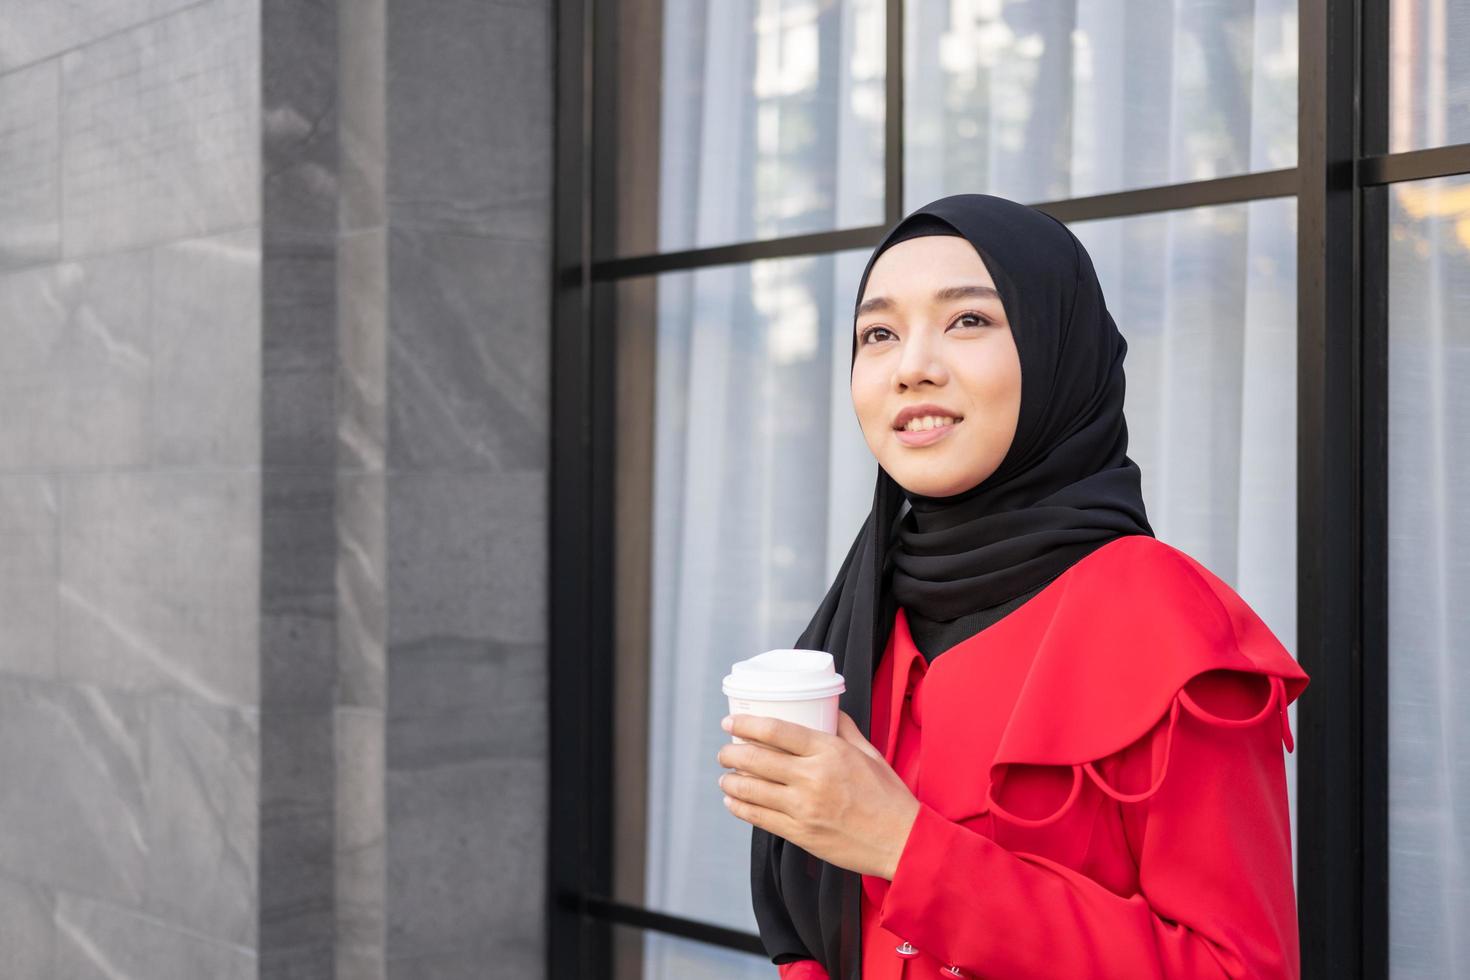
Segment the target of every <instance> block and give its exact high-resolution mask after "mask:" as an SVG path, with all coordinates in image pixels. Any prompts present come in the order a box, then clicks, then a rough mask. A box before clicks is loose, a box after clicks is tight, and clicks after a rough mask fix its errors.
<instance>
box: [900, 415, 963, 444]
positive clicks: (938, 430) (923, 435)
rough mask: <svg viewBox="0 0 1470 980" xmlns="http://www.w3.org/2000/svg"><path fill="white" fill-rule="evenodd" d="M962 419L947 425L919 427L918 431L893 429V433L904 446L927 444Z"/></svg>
mask: <svg viewBox="0 0 1470 980" xmlns="http://www.w3.org/2000/svg"><path fill="white" fill-rule="evenodd" d="M964 421H965V420H964V419H956V420H955V421H953V422H951V423H950V424H949V425H936V426H935V427H934V428H932V429H921V430H919V431H918V432H910V431H909V430H908V429H894V430H893V434H894V435H896V436H898V441H899V442H901V443H903V444H904V445H905V446H928V445H931V444H933V443H936V442H938V441H939V440H940V439H943V438H944V437H945V436H947V435H949V433H950V431H951V430H952V429H954V428H955V427H956V426H958V425H961V424H963V423H964Z"/></svg>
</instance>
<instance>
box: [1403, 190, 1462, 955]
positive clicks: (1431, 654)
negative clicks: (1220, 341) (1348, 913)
mask: <svg viewBox="0 0 1470 980" xmlns="http://www.w3.org/2000/svg"><path fill="white" fill-rule="evenodd" d="M1389 194H1390V199H1391V211H1390V229H1391V231H1390V241H1389V358H1388V363H1389V385H1388V390H1389V396H1388V397H1389V416H1388V421H1389V440H1388V455H1389V492H1388V501H1389V514H1388V537H1389V545H1388V558H1389V602H1388V638H1389V673H1388V692H1389V695H1388V696H1389V823H1388V838H1389V905H1388V907H1389V914H1390V918H1389V967H1390V969H1391V970H1392V972H1393V974H1394V975H1395V976H1399V975H1402V976H1412V977H1454V976H1463V975H1464V969H1465V962H1466V958H1467V956H1470V934H1467V931H1466V929H1465V925H1466V923H1470V710H1467V707H1466V706H1467V704H1470V656H1467V653H1470V603H1467V602H1466V598H1467V597H1470V559H1467V558H1466V556H1467V555H1470V507H1467V501H1470V492H1467V488H1470V316H1467V313H1466V311H1467V310H1470V178H1466V177H1453V178H1446V179H1443V180H1433V181H1423V182H1416V183H1410V184H1396V185H1394V186H1392V187H1390V188H1389Z"/></svg>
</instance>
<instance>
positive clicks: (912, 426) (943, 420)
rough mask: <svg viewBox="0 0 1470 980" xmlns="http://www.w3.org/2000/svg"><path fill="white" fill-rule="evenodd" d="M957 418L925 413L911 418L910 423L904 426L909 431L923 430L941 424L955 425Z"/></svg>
mask: <svg viewBox="0 0 1470 980" xmlns="http://www.w3.org/2000/svg"><path fill="white" fill-rule="evenodd" d="M954 423H955V419H952V418H950V417H948V416H945V415H925V416H923V417H921V418H917V419H909V424H908V425H906V426H904V429H905V430H906V431H908V432H923V431H924V430H925V429H932V428H934V427H935V426H939V425H954Z"/></svg>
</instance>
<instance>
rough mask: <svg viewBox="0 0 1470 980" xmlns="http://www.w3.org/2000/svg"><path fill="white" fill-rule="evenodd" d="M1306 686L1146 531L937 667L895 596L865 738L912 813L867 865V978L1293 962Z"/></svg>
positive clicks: (1230, 596) (1194, 973)
mask: <svg viewBox="0 0 1470 980" xmlns="http://www.w3.org/2000/svg"><path fill="white" fill-rule="evenodd" d="M1306 685H1307V675H1306V674H1305V673H1303V672H1302V670H1301V668H1300V667H1298V666H1297V664H1296V662H1295V661H1294V660H1293V659H1292V658H1291V656H1290V655H1289V654H1288V653H1287V651H1286V649H1285V648H1284V647H1283V646H1282V645H1281V643H1280V641H1278V640H1277V639H1276V637H1275V636H1274V635H1273V634H1272V633H1271V631H1270V630H1269V629H1268V628H1267V627H1266V625H1265V624H1264V623H1263V622H1262V621H1261V619H1260V618H1259V617H1258V616H1257V615H1256V614H1255V613H1254V612H1253V611H1252V610H1251V609H1250V607H1249V606H1247V605H1246V603H1245V602H1244V600H1242V599H1241V598H1240V596H1238V595H1237V594H1236V593H1235V591H1234V590H1232V589H1231V588H1230V587H1229V586H1228V585H1226V584H1225V583H1224V582H1222V581H1221V580H1220V579H1219V578H1217V577H1216V576H1215V575H1213V574H1212V573H1211V572H1210V571H1209V570H1208V569H1206V568H1205V567H1204V566H1203V565H1201V564H1199V563H1198V562H1196V561H1195V560H1194V559H1192V558H1190V557H1189V556H1188V555H1186V554H1184V553H1183V552H1181V551H1179V550H1177V549H1175V548H1173V547H1171V546H1169V545H1167V544H1164V543H1163V542H1160V541H1158V540H1157V539H1155V538H1153V537H1150V536H1147V535H1129V536H1126V537H1121V538H1116V539H1114V540H1112V541H1110V542H1108V543H1107V544H1106V545H1104V546H1102V547H1100V548H1098V549H1097V550H1095V551H1093V552H1092V553H1090V554H1089V555H1087V556H1086V557H1085V558H1083V559H1081V560H1080V561H1078V562H1076V563H1075V564H1073V565H1072V567H1070V568H1069V569H1067V571H1065V572H1063V573H1062V575H1061V576H1060V577H1058V578H1057V579H1055V580H1053V581H1052V582H1051V583H1050V584H1048V585H1047V586H1046V588H1044V589H1042V590H1041V591H1040V592H1039V593H1037V594H1036V595H1035V596H1034V597H1033V598H1032V599H1030V600H1029V601H1028V602H1026V603H1025V604H1024V605H1022V606H1020V607H1019V608H1018V609H1017V610H1016V611H1015V612H1012V613H1010V614H1009V615H1007V616H1006V617H1005V618H1004V619H1002V620H1000V621H999V622H997V623H995V624H994V625H992V626H990V627H989V628H988V629H985V630H982V631H981V632H979V633H977V634H976V635H974V636H972V637H970V638H969V639H967V640H964V641H962V642H960V643H958V644H956V645H955V646H953V647H951V648H949V649H948V650H946V651H945V652H944V655H943V656H942V657H940V658H939V659H937V660H935V661H934V662H933V663H932V664H929V663H926V661H925V660H924V658H923V656H922V655H920V654H919V652H918V650H917V649H916V648H915V647H914V643H913V638H912V637H911V635H910V633H909V629H908V622H907V619H906V616H905V613H904V611H903V609H902V608H900V609H899V610H898V614H897V616H896V618H895V620H894V624H893V629H892V631H891V633H890V635H889V639H888V645H887V648H886V649H885V651H884V653H883V659H882V661H881V662H880V663H879V666H878V668H877V674H876V675H875V677H874V681H873V705H872V725H871V741H872V742H873V745H874V746H876V747H878V748H880V749H881V750H882V751H883V754H884V757H885V758H886V759H887V760H888V762H889V764H890V765H892V766H893V767H894V769H895V771H897V772H898V774H899V775H900V776H901V777H902V778H903V780H904V782H905V783H906V784H907V785H908V787H909V789H910V790H912V791H913V793H914V795H915V796H916V797H917V798H918V800H919V814H918V818H917V820H916V821H915V823H914V825H913V829H912V830H911V831H910V833H909V836H908V838H907V840H906V842H905V844H904V849H903V852H902V855H901V856H900V858H899V862H898V865H897V871H896V873H895V875H894V877H893V880H892V881H891V882H890V881H888V880H887V879H885V878H878V877H873V876H869V875H864V876H863V897H862V937H863V939H862V943H863V974H862V975H863V978H864V980H880V978H881V980H889V978H893V980H898V978H904V977H907V978H914V977H923V978H925V980H929V978H942V977H973V978H982V977H983V978H1004V980H1013V978H1028V977H1038V978H1043V977H1044V978H1055V977H1067V978H1082V977H1109V978H1113V977H1118V978H1127V980H1146V978H1150V977H1175V978H1178V977H1297V976H1299V973H1300V969H1299V960H1298V946H1297V917H1296V899H1295V895H1294V893H1293V887H1292V857H1291V830H1290V825H1289V822H1288V809H1287V797H1286V774H1285V760H1284V756H1283V754H1282V751H1281V748H1282V743H1283V742H1284V743H1285V746H1286V749H1287V750H1288V751H1290V750H1291V748H1292V739H1291V729H1290V727H1289V725H1288V723H1287V714H1286V706H1287V705H1288V704H1290V703H1291V702H1292V701H1294V700H1295V699H1296V698H1297V697H1298V696H1299V695H1300V694H1301V692H1302V689H1303V688H1305V687H1306ZM894 719H896V720H897V723H896V724H895V723H894ZM779 971H780V975H781V977H782V978H784V980H828V977H827V973H826V971H825V970H824V969H823V968H822V967H821V965H820V964H818V963H817V962H816V961H815V960H801V961H798V962H796V963H787V964H783V965H782V966H781V967H779Z"/></svg>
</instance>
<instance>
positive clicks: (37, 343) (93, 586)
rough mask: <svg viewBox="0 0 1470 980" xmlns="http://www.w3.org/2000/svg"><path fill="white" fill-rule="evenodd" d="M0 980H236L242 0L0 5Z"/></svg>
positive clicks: (252, 720) (248, 671)
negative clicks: (122, 979)
mask: <svg viewBox="0 0 1470 980" xmlns="http://www.w3.org/2000/svg"><path fill="white" fill-rule="evenodd" d="M0 11H3V13H0V949H3V950H4V961H5V966H4V972H5V975H6V976H7V977H17V978H29V977H58V978H60V977H65V978H69V980H70V978H90V977H115V976H133V977H150V978H171V977H179V978H184V977H190V978H197V977H202V976H209V977H221V978H229V977H253V976H255V975H256V945H257V935H258V924H257V894H258V874H259V863H260V855H259V847H258V815H259V811H260V751H259V744H260V710H259V705H260V682H259V670H258V668H259V655H258V651H259V649H260V644H261V625H262V624H261V618H260V588H261V579H260V568H261V541H262V539H261V533H260V522H261V495H260V489H261V481H260V473H259V464H260V454H261V416H260V394H261V391H260V384H261V333H260V328H261V316H260V295H261V285H260V275H261V265H260V256H261V246H260V241H261V232H260V205H259V193H258V188H259V186H260V182H261V167H260V136H259V119H260V110H259V99H260V96H259V93H260V59H259V50H260V17H259V9H258V7H257V4H256V0H208V2H204V3H187V2H172V3H170V2H164V0H151V2H146V3H145V2H141V0H139V2H103V0H95V2H92V3H70V4H66V3H52V2H46V0H27V2H20V0H4V3H3V4H0Z"/></svg>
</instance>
